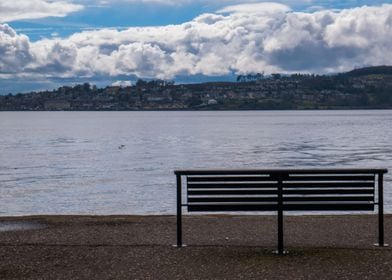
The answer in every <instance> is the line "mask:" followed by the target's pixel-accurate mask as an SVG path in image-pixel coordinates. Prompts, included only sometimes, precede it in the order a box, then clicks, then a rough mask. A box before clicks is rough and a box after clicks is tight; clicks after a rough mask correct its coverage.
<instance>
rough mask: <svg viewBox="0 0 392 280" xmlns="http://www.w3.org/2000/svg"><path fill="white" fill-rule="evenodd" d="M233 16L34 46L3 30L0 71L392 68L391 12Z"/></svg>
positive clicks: (155, 74)
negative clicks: (377, 66) (5, 56)
mask: <svg viewBox="0 0 392 280" xmlns="http://www.w3.org/2000/svg"><path fill="white" fill-rule="evenodd" d="M270 7H271V6H270ZM276 7H278V6H276ZM231 10H233V13H230V14H224V15H222V14H203V15H201V16H199V17H197V18H195V19H194V20H192V21H190V22H186V23H184V24H179V25H169V26H161V27H137V28H129V29H126V30H123V31H118V30H113V29H103V30H98V31H84V32H81V33H77V34H74V35H72V36H71V37H69V38H66V39H59V38H53V39H45V40H41V41H38V42H34V43H31V42H29V40H28V38H27V37H26V36H23V35H17V34H15V32H14V31H13V30H12V29H11V28H10V27H8V26H7V25H3V26H2V29H0V36H2V37H1V39H0V65H1V67H2V69H3V71H4V69H8V70H9V71H11V70H12V71H20V72H21V73H24V74H26V75H27V74H29V73H34V74H37V73H41V74H42V75H45V76H56V77H81V76H86V77H88V76H95V75H100V76H102V75H108V76H118V75H137V76H139V77H151V78H173V77H175V76H177V75H196V74H203V75H226V74H229V73H232V72H236V73H246V72H262V71H265V72H266V73H271V72H277V71H279V72H299V71H301V72H302V71H303V72H319V73H325V72H332V71H345V70H350V69H352V68H354V67H358V66H363V65H378V64H392V53H391V52H390V50H391V49H392V41H391V40H390V38H392V5H387V4H385V5H382V6H378V7H367V6H364V7H361V8H354V9H346V10H342V11H318V12H314V13H305V12H301V13H299V12H293V11H287V10H286V9H283V7H282V9H269V10H268V11H269V12H268V13H260V10H255V12H248V13H242V12H237V11H238V9H235V10H234V9H231ZM240 10H241V9H240ZM3 38H4V39H3ZM4 50H8V53H10V52H11V56H9V57H11V58H10V59H8V60H5V59H4V55H2V54H3V53H4V52H5V51H4Z"/></svg>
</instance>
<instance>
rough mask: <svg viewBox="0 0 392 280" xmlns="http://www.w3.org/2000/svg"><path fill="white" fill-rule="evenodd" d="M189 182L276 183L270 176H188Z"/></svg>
mask: <svg viewBox="0 0 392 280" xmlns="http://www.w3.org/2000/svg"><path fill="white" fill-rule="evenodd" d="M187 181H188V182H264V181H271V182H276V180H274V179H273V178H271V177H270V176H214V177H212V176H203V177H200V176H197V177H194V176H187Z"/></svg>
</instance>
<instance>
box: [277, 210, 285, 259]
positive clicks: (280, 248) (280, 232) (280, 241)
mask: <svg viewBox="0 0 392 280" xmlns="http://www.w3.org/2000/svg"><path fill="white" fill-rule="evenodd" d="M283 254H284V250H283V211H282V209H280V210H279V211H278V255H283Z"/></svg>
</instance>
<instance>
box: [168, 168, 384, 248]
mask: <svg viewBox="0 0 392 280" xmlns="http://www.w3.org/2000/svg"><path fill="white" fill-rule="evenodd" d="M387 172H388V170H387V169H260V170H176V171H174V173H175V175H176V179H177V245H176V246H177V247H183V246H184V245H183V242H182V207H187V208H188V212H193V211H199V212H236V211H241V212H242V211H277V218H278V248H277V251H276V252H277V253H278V254H280V255H282V254H284V253H285V251H284V246H283V212H284V211H374V206H375V205H377V206H378V244H376V245H377V246H380V247H385V246H388V245H387V244H385V243H384V198H383V175H384V174H385V173H387ZM184 176H185V178H186V179H187V182H186V185H187V188H186V195H185V196H184V197H186V202H185V203H183V197H182V189H183V184H182V177H184ZM225 176H227V177H225ZM241 176H247V177H241ZM251 176H267V178H268V181H269V184H268V188H269V191H271V188H272V189H273V190H272V192H271V194H272V198H271V196H269V198H268V200H269V201H270V202H268V204H267V203H265V202H260V204H258V202H257V199H256V202H252V203H251V205H250V204H249V203H243V204H241V203H238V202H237V203H235V204H234V206H233V204H230V202H228V201H226V200H227V199H226V198H225V196H224V195H223V196H222V197H219V190H218V191H217V192H216V193H217V194H218V201H220V202H218V203H215V204H214V203H212V205H211V203H210V204H208V203H205V204H203V202H202V203H199V204H201V205H197V203H193V204H192V203H189V194H188V189H189V185H192V180H193V181H199V182H201V184H203V183H202V182H203V181H204V182H205V181H209V183H207V186H209V187H210V188H214V186H218V187H223V188H225V186H226V188H227V186H230V187H231V186H234V189H235V190H241V187H242V188H244V186H247V185H246V182H245V183H244V182H240V181H242V180H243V179H242V178H247V179H246V180H243V181H249V180H250V181H253V180H254V181H259V180H257V179H253V177H251ZM295 176H299V177H295ZM306 176H309V177H306ZM328 176H331V177H328ZM189 178H190V179H189ZM222 178H229V180H228V181H231V183H232V185H225V184H227V182H225V180H223V179H222ZM254 178H265V177H254ZM293 178H294V180H293ZM295 178H301V180H299V181H303V182H299V183H298V182H297V183H295V184H292V185H289V184H288V183H287V182H286V181H290V180H293V181H298V180H295ZM318 178H319V179H320V178H321V179H320V180H321V181H322V182H323V180H326V183H324V184H323V183H321V184H320V183H319V181H320V180H317V179H318ZM348 178H353V179H356V180H357V181H358V182H359V183H358V182H357V183H355V180H353V181H354V182H351V185H352V186H351V185H350V182H344V180H347V179H348ZM361 178H362V179H363V180H364V182H361V181H360V180H361ZM369 178H372V179H369ZM335 179H336V180H335ZM188 180H190V181H191V183H189V182H188ZM263 180H267V179H263ZM366 180H368V182H369V183H366ZM221 181H223V182H221ZM306 181H318V182H317V183H310V184H315V185H316V186H317V191H318V193H326V194H327V195H331V194H332V195H335V197H336V194H339V193H345V191H344V190H343V189H339V188H342V187H341V186H342V181H343V185H345V184H346V186H343V187H347V186H348V187H350V186H351V187H353V188H354V190H353V192H350V193H355V194H356V195H358V197H357V198H356V197H354V198H352V197H353V196H355V194H350V195H351V198H352V199H353V200H355V199H359V200H362V201H360V202H355V201H349V202H343V204H341V205H340V204H334V202H335V203H336V200H337V199H332V201H330V200H328V197H326V198H322V197H321V199H322V200H325V201H326V202H325V201H323V202H324V203H321V202H319V203H318V202H317V201H312V202H311V205H307V204H305V202H302V203H301V202H296V201H294V204H291V206H290V202H288V200H289V199H288V196H287V194H288V192H289V191H292V190H294V192H296V190H299V189H302V191H303V188H304V187H305V193H309V190H308V191H306V188H313V186H311V185H309V183H307V182H306ZM334 181H336V182H334ZM339 181H340V182H339ZM347 181H351V180H347ZM216 182H220V183H223V184H221V185H218V183H216ZM289 183H290V182H289ZM376 183H377V197H378V201H376V186H375V185H376ZM193 184H194V183H193ZM208 184H209V185H208ZM214 184H217V185H214ZM236 184H238V185H239V187H238V188H235V186H236ZM241 184H243V186H241ZM355 184H357V185H358V186H359V187H356V185H355ZM370 184H373V191H372V192H369V187H368V186H369V185H370ZM248 185H249V184H248ZM193 186H195V185H193ZM196 186H197V185H196ZM201 186H203V185H201ZM361 186H362V187H363V186H365V187H367V188H366V191H362V192H361V189H360V188H361ZM288 187H289V188H290V189H289V191H287V188H288ZM301 187H302V188H301ZM323 187H325V189H323ZM331 187H332V189H334V188H338V189H335V190H334V192H333V193H331V191H329V192H328V189H329V190H330V189H331ZM370 188H371V187H370ZM215 190H216V189H215ZM339 190H340V191H339ZM208 191H210V193H211V190H207V195H208ZM191 192H192V191H191ZM193 192H194V191H193ZM212 192H214V191H212ZM241 192H245V191H242V190H241ZM297 192H298V193H301V192H300V191H297ZM311 192H312V191H311ZM313 192H314V191H313ZM364 193H365V195H367V196H368V197H369V196H370V197H371V198H372V200H369V201H363V200H364V199H363V198H362V199H361V198H360V196H361V195H364ZM204 194H205V193H204ZM296 194H297V193H296ZM297 196H298V194H297ZM300 196H301V195H300ZM338 196H339V195H338ZM214 197H216V196H214ZM343 197H344V196H343ZM207 198H208V199H210V200H211V198H209V197H207ZM245 199H253V200H255V198H246V197H245ZM318 199H320V197H319V198H318ZM341 199H342V198H341ZM202 200H203V199H202ZM212 200H213V199H212ZM302 200H303V199H302ZM207 201H208V200H207ZM248 201H250V200H248ZM328 202H330V203H329V204H328ZM222 203H223V206H222ZM225 203H226V204H225ZM291 203H293V202H291ZM295 203H297V204H295ZM195 204H196V205H195ZM222 209H224V210H222Z"/></svg>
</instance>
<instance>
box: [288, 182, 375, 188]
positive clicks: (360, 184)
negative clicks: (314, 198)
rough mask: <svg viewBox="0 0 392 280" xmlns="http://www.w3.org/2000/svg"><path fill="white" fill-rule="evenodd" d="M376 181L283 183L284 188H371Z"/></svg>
mask: <svg viewBox="0 0 392 280" xmlns="http://www.w3.org/2000/svg"><path fill="white" fill-rule="evenodd" d="M371 187H374V182H329V183H315V182H306V183H291V182H290V183H286V182H284V183H283V188H371Z"/></svg>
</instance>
